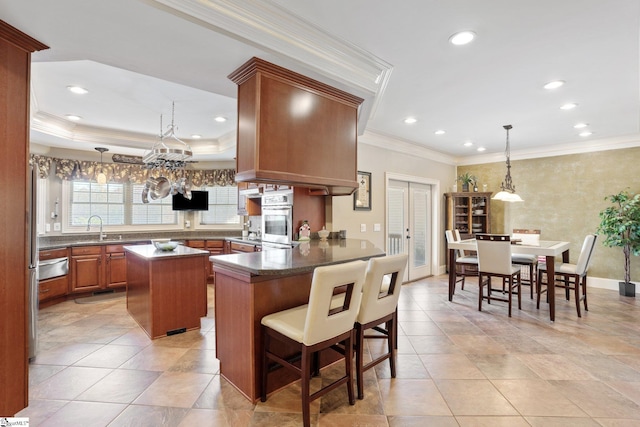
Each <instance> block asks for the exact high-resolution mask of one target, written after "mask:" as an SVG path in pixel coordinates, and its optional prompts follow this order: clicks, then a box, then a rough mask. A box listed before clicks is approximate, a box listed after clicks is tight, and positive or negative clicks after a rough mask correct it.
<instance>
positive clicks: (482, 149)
mask: <svg viewBox="0 0 640 427" xmlns="http://www.w3.org/2000/svg"><path fill="white" fill-rule="evenodd" d="M484 150H486V148H484V147H478V151H484Z"/></svg>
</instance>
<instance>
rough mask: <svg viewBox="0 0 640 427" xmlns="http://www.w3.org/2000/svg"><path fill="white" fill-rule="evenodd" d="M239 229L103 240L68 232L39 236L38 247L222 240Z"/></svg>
mask: <svg viewBox="0 0 640 427" xmlns="http://www.w3.org/2000/svg"><path fill="white" fill-rule="evenodd" d="M238 233H239V230H234V231H211V232H191V233H185V232H180V231H176V232H156V233H151V232H145V233H128V234H127V233H117V234H116V233H112V234H107V238H106V239H105V240H99V239H98V236H97V233H91V234H89V233H87V234H68V235H62V236H40V237H39V239H38V247H39V248H40V249H58V248H66V247H69V246H94V245H131V244H134V243H150V242H151V239H162V238H168V239H171V240H174V241H178V242H184V241H185V240H224V239H226V238H237V239H240V238H241V237H240V236H239V235H238Z"/></svg>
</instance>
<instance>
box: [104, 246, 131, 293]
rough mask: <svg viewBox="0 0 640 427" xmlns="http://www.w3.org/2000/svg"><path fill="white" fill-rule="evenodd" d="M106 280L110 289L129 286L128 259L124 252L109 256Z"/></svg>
mask: <svg viewBox="0 0 640 427" xmlns="http://www.w3.org/2000/svg"><path fill="white" fill-rule="evenodd" d="M105 273H106V274H105V275H106V278H107V287H108V288H124V287H125V286H127V258H126V257H125V254H124V252H120V253H112V254H108V255H107V268H106V272H105Z"/></svg>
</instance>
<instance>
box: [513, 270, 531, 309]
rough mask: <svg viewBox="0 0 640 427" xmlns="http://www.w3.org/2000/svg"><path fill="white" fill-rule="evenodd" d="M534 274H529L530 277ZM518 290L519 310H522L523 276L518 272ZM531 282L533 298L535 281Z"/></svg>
mask: <svg viewBox="0 0 640 427" xmlns="http://www.w3.org/2000/svg"><path fill="white" fill-rule="evenodd" d="M531 277H532V276H529V278H531ZM517 280H518V281H517V285H516V286H517V290H518V310H522V292H521V291H522V277H520V274H518V276H517ZM530 283H531V291H532V293H531V298H533V282H530Z"/></svg>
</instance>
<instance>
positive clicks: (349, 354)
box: [344, 329, 364, 405]
mask: <svg viewBox="0 0 640 427" xmlns="http://www.w3.org/2000/svg"><path fill="white" fill-rule="evenodd" d="M363 332H364V331H363ZM344 348H345V352H344V373H345V375H346V376H347V384H346V385H347V395H348V396H349V405H355V404H356V398H355V395H354V394H353V366H352V364H353V329H352V330H351V333H350V334H349V337H348V338H347V339H346V340H345V341H344Z"/></svg>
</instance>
